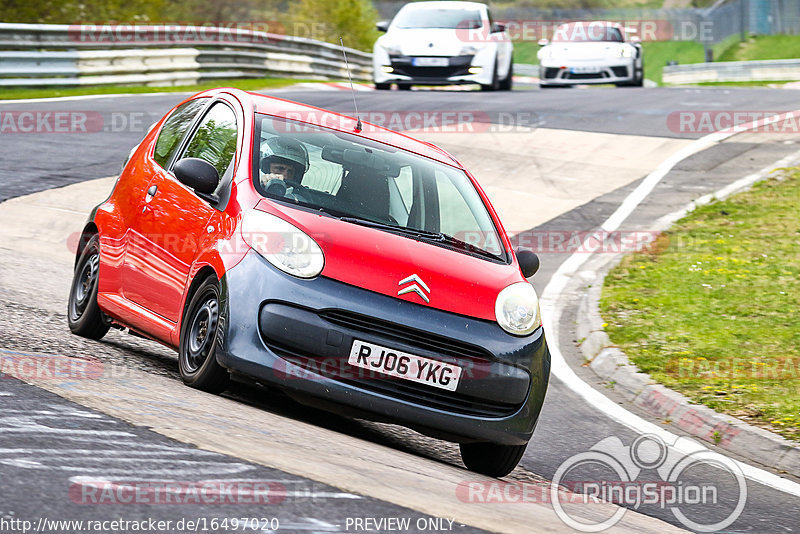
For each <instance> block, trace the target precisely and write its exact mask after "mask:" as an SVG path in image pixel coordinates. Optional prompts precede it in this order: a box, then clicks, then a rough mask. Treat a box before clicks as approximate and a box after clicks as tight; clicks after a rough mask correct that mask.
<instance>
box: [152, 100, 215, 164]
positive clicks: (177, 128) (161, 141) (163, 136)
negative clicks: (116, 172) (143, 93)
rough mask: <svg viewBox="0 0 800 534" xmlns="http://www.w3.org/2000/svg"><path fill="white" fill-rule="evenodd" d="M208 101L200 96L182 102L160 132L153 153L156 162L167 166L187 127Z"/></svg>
mask: <svg viewBox="0 0 800 534" xmlns="http://www.w3.org/2000/svg"><path fill="white" fill-rule="evenodd" d="M206 102H208V99H207V98H198V99H196V100H190V101H189V102H186V103H185V104H181V105H180V106H179V107H178V108H177V109H176V110H175V111H174V112H173V113H172V115H170V116H169V118H168V119H167V120H166V122H164V126H163V127H162V128H161V132H160V133H159V134H158V140H156V149H155V152H154V153H153V159H154V160H156V163H158V164H159V165H161V166H162V167H166V166H167V163H169V159H170V158H171V157H172V154H173V153H174V152H175V150H176V149H177V148H178V145H179V144H180V142H181V139H183V135H184V134H185V133H186V129H187V128H189V125H190V124H191V123H192V121H193V120H194V118H195V116H196V115H197V113H198V112H199V111H200V110H201V109H202V108H203V106H204V105H205V104H206Z"/></svg>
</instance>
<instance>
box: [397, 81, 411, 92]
mask: <svg viewBox="0 0 800 534" xmlns="http://www.w3.org/2000/svg"><path fill="white" fill-rule="evenodd" d="M397 90H398V91H410V90H411V84H410V83H398V84H397Z"/></svg>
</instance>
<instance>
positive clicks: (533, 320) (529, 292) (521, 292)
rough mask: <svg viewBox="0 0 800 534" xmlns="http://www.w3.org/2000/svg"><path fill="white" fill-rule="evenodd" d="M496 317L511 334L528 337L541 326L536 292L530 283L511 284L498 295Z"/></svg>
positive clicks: (498, 322)
mask: <svg viewBox="0 0 800 534" xmlns="http://www.w3.org/2000/svg"><path fill="white" fill-rule="evenodd" d="M494 316H495V318H496V319H497V324H499V325H500V327H501V328H502V329H503V330H505V331H506V332H508V333H509V334H514V335H515V336H527V335H528V334H530V333H531V332H533V331H534V330H536V329H537V328H539V325H540V324H541V319H540V317H539V298H538V297H537V296H536V290H534V289H533V286H532V285H530V284H529V283H528V282H517V283H515V284H511V285H510V286H508V287H507V288H505V289H504V290H502V291H501V292H500V294H499V295H497V301H496V302H495V305H494Z"/></svg>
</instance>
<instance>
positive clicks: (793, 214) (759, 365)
mask: <svg viewBox="0 0 800 534" xmlns="http://www.w3.org/2000/svg"><path fill="white" fill-rule="evenodd" d="M799 205H800V168H794V169H784V170H782V171H781V174H780V175H779V178H778V179H776V178H772V179H770V180H767V181H764V182H761V183H759V184H757V185H756V186H754V187H753V188H752V189H751V190H749V191H747V192H744V193H741V194H739V195H736V196H734V197H731V198H730V199H728V200H726V201H721V202H715V203H712V204H709V205H706V206H704V207H701V208H698V209H697V210H695V211H694V212H693V213H691V214H689V215H688V216H687V217H685V218H684V219H682V220H681V221H679V222H678V223H677V224H676V225H675V226H674V227H673V228H672V229H671V230H670V231H669V232H667V233H664V234H662V235H661V236H660V237H659V238H658V239H657V240H656V241H655V242H654V243H653V244H652V246H651V247H650V248H649V249H647V250H645V251H643V252H641V253H637V254H633V255H630V256H627V257H625V258H624V259H623V261H622V262H621V263H620V265H619V266H617V267H616V268H614V269H613V270H612V271H611V272H610V273H609V274H608V276H607V277H606V281H605V287H604V289H603V296H602V299H601V302H600V308H601V313H602V315H603V317H604V320H605V321H606V326H605V328H606V331H607V332H608V335H609V337H610V338H611V341H612V343H614V344H616V345H618V346H619V347H620V348H621V349H622V350H623V351H625V353H627V355H628V357H629V358H630V359H631V361H632V362H633V363H634V364H636V366H637V367H639V369H641V370H642V371H644V372H646V373H649V374H650V376H652V377H653V378H654V379H655V380H657V381H659V382H661V383H663V384H664V385H666V386H668V387H670V388H673V389H675V390H677V391H680V392H681V393H683V394H684V395H686V396H687V397H689V398H690V399H692V400H693V401H695V402H699V403H702V404H705V405H707V406H709V407H711V408H713V409H715V410H717V411H721V412H725V413H728V414H730V415H733V416H736V417H739V418H742V419H744V420H748V421H750V422H752V423H754V424H757V425H759V426H762V427H765V428H767V429H769V430H772V431H774V432H777V433H779V434H782V435H783V436H785V437H787V438H789V439H793V440H795V441H800V252H798V251H800V218H798V216H797V206H799Z"/></svg>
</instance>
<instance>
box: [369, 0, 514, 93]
mask: <svg viewBox="0 0 800 534" xmlns="http://www.w3.org/2000/svg"><path fill="white" fill-rule="evenodd" d="M377 28H378V30H380V31H384V32H386V35H382V36H381V37H380V38H378V40H377V41H376V42H375V47H374V50H373V56H372V58H373V59H372V64H373V80H374V82H375V88H376V89H389V88H390V87H391V84H393V83H396V84H397V87H398V89H410V88H411V86H412V85H413V84H419V85H453V84H480V86H481V89H483V90H486V91H494V90H498V89H500V90H509V89H511V84H512V81H511V80H512V76H513V66H512V65H513V57H512V54H513V45H512V44H511V39H510V37H509V35H508V33H507V32H506V29H505V26H504V25H502V24H498V23H495V22H493V21H492V19H491V15H490V13H489V10H488V8H487V7H486V4H479V3H477V2H454V1H435V2H412V3H410V4H406V5H405V6H403V7H402V9H400V11H399V12H398V13H397V15H396V16H395V17H394V19H393V20H392V22H391V24H389V23H388V22H385V21H384V22H379V23H378V24H377Z"/></svg>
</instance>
